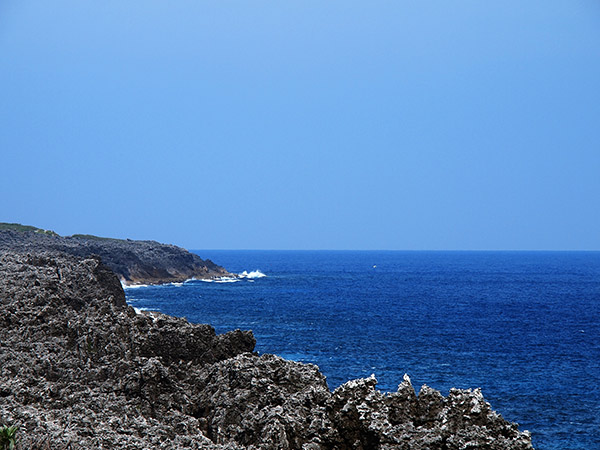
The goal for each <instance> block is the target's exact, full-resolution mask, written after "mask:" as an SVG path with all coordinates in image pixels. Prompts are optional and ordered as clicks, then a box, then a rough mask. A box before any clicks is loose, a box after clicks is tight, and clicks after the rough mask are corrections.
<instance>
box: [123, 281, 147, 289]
mask: <svg viewBox="0 0 600 450" xmlns="http://www.w3.org/2000/svg"><path fill="white" fill-rule="evenodd" d="M121 286H123V289H136V288H141V287H148V286H150V285H149V284H126V283H124V282H122V281H121Z"/></svg>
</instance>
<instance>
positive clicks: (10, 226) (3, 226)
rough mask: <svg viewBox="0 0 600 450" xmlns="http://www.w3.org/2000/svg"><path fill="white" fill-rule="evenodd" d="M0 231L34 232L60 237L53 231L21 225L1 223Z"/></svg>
mask: <svg viewBox="0 0 600 450" xmlns="http://www.w3.org/2000/svg"><path fill="white" fill-rule="evenodd" d="M0 230H14V231H33V232H34V233H40V234H47V235H49V236H58V233H55V232H54V231H52V230H42V229H41V228H36V227H32V226H31V225H21V224H20V223H6V222H0Z"/></svg>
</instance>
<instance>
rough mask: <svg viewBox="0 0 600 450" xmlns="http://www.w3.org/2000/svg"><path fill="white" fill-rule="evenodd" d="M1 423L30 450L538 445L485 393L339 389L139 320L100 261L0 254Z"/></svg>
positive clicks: (280, 364) (194, 328)
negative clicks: (14, 429)
mask: <svg viewBox="0 0 600 450" xmlns="http://www.w3.org/2000/svg"><path fill="white" fill-rule="evenodd" d="M0 329H1V330H2V331H1V335H0V423H7V424H18V425H20V430H19V436H20V439H21V442H20V446H21V448H23V449H42V448H52V449H65V448H71V449H131V450H137V449H155V448H156V449H256V450H258V449H264V450H267V449H268V450H271V449H272V450H275V449H304V450H309V449H313V450H316V449H339V450H350V449H355V450H369V449H414V450H416V449H437V450H451V449H456V450H458V449H492V450H495V449H515V450H516V449H519V450H521V449H531V442H530V437H529V435H528V434H527V433H521V432H519V430H518V428H517V426H516V425H515V424H511V423H509V422H507V421H505V420H504V419H503V418H502V417H500V416H499V415H498V414H496V413H495V412H494V411H492V409H491V407H490V405H489V404H488V403H487V402H485V400H484V399H483V397H482V395H481V392H480V391H479V390H474V391H471V390H452V391H451V392H450V394H449V395H448V396H447V397H443V396H442V395H441V394H440V393H439V392H437V391H435V390H433V389H431V388H428V387H426V386H425V387H423V388H422V389H421V390H420V392H419V394H418V395H417V394H416V393H415V390H414V389H413V387H412V385H411V383H410V379H409V378H408V377H405V379H404V381H403V382H402V383H401V384H400V386H399V388H398V391H397V392H395V393H392V394H383V393H381V392H379V391H377V390H376V380H375V379H374V378H368V379H361V380H354V381H349V382H348V383H346V384H344V385H343V386H340V387H339V388H338V389H336V390H335V391H334V392H331V391H330V390H329V389H328V387H327V383H326V380H325V377H324V376H323V375H322V374H321V373H320V372H319V370H318V368H317V367H316V366H314V365H310V364H301V363H296V362H292V361H286V360H284V359H282V358H279V357H277V356H273V355H262V356H259V355H257V354H255V353H252V351H253V349H254V345H255V340H254V337H253V336H252V334H251V332H242V331H239V330H238V331H234V332H230V333H227V334H224V335H216V334H215V332H214V329H213V328H212V327H210V326H208V325H193V324H190V323H188V322H187V321H186V320H184V319H178V318H173V317H168V316H165V315H163V314H158V313H144V314H136V313H135V311H134V310H133V309H132V308H131V307H129V306H127V305H126V303H125V298H124V295H123V291H122V289H121V286H120V283H119V280H118V278H117V277H116V276H115V275H114V274H113V273H112V272H111V271H110V270H109V269H108V268H107V267H105V266H104V265H103V264H102V263H100V261H99V260H98V259H96V258H77V257H73V256H65V255H58V254H55V253H37V254H29V255H27V254H22V253H12V252H3V253H2V252H0Z"/></svg>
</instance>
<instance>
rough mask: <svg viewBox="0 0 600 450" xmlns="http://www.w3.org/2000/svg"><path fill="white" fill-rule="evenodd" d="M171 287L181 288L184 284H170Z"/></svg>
mask: <svg viewBox="0 0 600 450" xmlns="http://www.w3.org/2000/svg"><path fill="white" fill-rule="evenodd" d="M169 286H175V287H181V286H183V283H169Z"/></svg>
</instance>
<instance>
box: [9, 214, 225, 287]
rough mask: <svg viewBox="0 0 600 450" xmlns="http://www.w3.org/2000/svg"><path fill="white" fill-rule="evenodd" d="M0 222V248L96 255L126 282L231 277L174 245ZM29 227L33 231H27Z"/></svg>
mask: <svg viewBox="0 0 600 450" xmlns="http://www.w3.org/2000/svg"><path fill="white" fill-rule="evenodd" d="M0 225H5V226H4V227H2V226H0V250H11V251H20V252H33V253H39V252H44V251H56V252H62V253H67V254H69V255H75V256H79V257H83V258H86V257H90V256H92V255H97V256H100V257H101V258H102V262H103V263H104V264H105V265H106V266H108V267H109V268H110V269H112V271H113V272H115V273H116V274H117V275H118V276H119V278H120V279H121V280H122V281H123V282H125V283H128V284H160V283H171V282H181V281H185V280H187V279H189V278H199V279H200V278H218V277H223V276H231V274H229V273H228V272H227V271H226V270H225V269H224V268H223V267H221V266H218V265H216V264H215V263H213V262H212V261H211V260H209V259H207V260H203V259H201V258H200V257H199V256H198V255H195V254H193V253H190V252H188V251H187V250H185V249H183V248H181V247H177V246H175V245H168V244H160V243H158V242H155V241H134V240H131V239H112V238H100V237H97V236H91V235H74V236H69V237H62V236H59V235H58V234H56V233H54V232H50V231H47V230H39V229H36V228H33V227H25V226H22V225H17V224H0ZM9 225H10V227H9ZM30 228H33V229H34V230H37V231H31V230H30Z"/></svg>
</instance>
